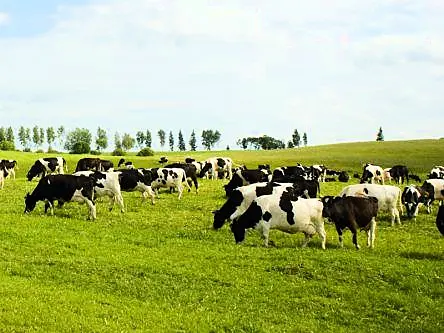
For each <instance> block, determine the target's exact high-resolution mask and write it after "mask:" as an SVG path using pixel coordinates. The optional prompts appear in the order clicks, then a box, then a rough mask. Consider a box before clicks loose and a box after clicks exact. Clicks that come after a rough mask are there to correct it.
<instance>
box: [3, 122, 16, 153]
mask: <svg viewBox="0 0 444 333" xmlns="http://www.w3.org/2000/svg"><path fill="white" fill-rule="evenodd" d="M0 150H15V145H14V131H13V130H12V127H8V128H7V129H6V130H5V128H4V127H0Z"/></svg>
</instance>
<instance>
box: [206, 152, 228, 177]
mask: <svg viewBox="0 0 444 333" xmlns="http://www.w3.org/2000/svg"><path fill="white" fill-rule="evenodd" d="M232 168H233V160H232V159H231V158H229V157H211V158H208V159H207V160H205V162H204V166H203V168H202V170H201V172H200V177H201V178H202V177H203V176H204V175H205V174H206V173H207V172H210V178H212V179H217V175H218V173H219V172H223V173H224V178H228V179H231V177H233V171H232Z"/></svg>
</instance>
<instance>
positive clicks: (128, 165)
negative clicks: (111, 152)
mask: <svg viewBox="0 0 444 333" xmlns="http://www.w3.org/2000/svg"><path fill="white" fill-rule="evenodd" d="M122 165H123V166H125V168H127V169H134V164H133V162H131V161H125V159H124V158H121V159H120V160H119V163H118V164H117V167H118V168H120V167H121V166H122Z"/></svg>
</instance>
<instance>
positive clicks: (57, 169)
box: [26, 156, 68, 181]
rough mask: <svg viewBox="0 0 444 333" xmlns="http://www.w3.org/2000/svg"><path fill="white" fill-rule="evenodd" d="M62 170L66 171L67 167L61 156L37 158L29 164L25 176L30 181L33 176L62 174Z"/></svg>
mask: <svg viewBox="0 0 444 333" xmlns="http://www.w3.org/2000/svg"><path fill="white" fill-rule="evenodd" d="M64 170H65V171H66V172H68V167H67V165H66V161H65V159H64V158H63V157H60V156H58V157H44V158H39V159H38V160H37V161H35V162H34V164H33V165H32V166H31V169H29V171H28V173H27V175H26V178H28V180H29V181H31V180H32V179H33V178H34V177H44V176H46V175H47V174H51V173H58V174H60V175H63V174H64Z"/></svg>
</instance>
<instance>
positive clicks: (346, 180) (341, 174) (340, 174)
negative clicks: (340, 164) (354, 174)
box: [338, 171, 350, 183]
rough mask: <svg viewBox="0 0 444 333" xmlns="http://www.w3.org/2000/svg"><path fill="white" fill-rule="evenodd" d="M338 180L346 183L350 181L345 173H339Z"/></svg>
mask: <svg viewBox="0 0 444 333" xmlns="http://www.w3.org/2000/svg"><path fill="white" fill-rule="evenodd" d="M338 180H339V181H340V182H343V183H346V182H348V181H349V180H350V176H349V175H348V173H347V172H346V171H340V172H339V175H338Z"/></svg>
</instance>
